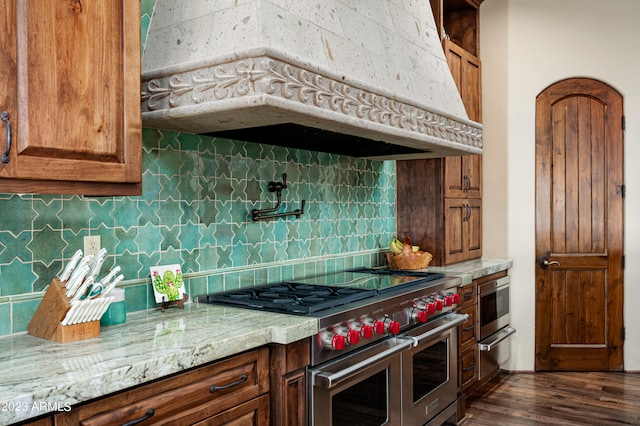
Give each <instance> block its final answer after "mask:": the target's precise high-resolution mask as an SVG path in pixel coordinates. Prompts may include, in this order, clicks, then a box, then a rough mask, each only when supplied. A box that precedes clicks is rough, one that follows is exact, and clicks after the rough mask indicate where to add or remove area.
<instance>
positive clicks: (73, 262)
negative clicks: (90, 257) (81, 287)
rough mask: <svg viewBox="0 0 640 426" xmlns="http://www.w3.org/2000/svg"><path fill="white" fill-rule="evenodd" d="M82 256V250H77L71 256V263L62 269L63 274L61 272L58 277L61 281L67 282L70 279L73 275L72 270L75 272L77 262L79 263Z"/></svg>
mask: <svg viewBox="0 0 640 426" xmlns="http://www.w3.org/2000/svg"><path fill="white" fill-rule="evenodd" d="M81 257H82V250H78V251H76V252H75V254H74V255H73V256H71V259H70V260H69V263H67V266H66V267H65V268H64V270H63V271H62V274H60V276H59V277H58V279H59V280H60V281H61V282H65V281H67V280H68V279H69V277H70V276H71V272H73V270H74V268H75V267H76V264H77V263H78V261H79V260H80V258H81Z"/></svg>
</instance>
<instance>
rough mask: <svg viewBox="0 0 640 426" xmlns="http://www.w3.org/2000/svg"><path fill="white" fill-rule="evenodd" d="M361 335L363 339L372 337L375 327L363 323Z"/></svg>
mask: <svg viewBox="0 0 640 426" xmlns="http://www.w3.org/2000/svg"><path fill="white" fill-rule="evenodd" d="M360 335H361V336H362V338H363V339H371V338H372V337H373V327H372V326H370V325H366V324H365V325H363V326H362V327H360Z"/></svg>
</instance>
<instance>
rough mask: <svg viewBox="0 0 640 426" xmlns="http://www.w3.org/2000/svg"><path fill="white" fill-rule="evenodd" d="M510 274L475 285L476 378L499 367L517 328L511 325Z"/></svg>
mask: <svg viewBox="0 0 640 426" xmlns="http://www.w3.org/2000/svg"><path fill="white" fill-rule="evenodd" d="M510 284H511V283H510V277H508V276H506V277H502V278H498V279H495V280H492V281H489V282H486V283H483V284H480V285H478V329H479V330H480V334H479V342H478V357H479V367H478V379H479V380H483V379H484V378H486V377H487V376H489V375H491V374H493V373H494V372H496V371H497V370H498V369H499V368H500V364H502V363H503V362H505V361H507V360H508V359H509V357H510V355H511V350H510V342H509V337H510V336H511V335H513V334H514V333H515V332H516V330H515V329H514V328H513V327H511V326H510V321H511V313H510V310H509V287H510Z"/></svg>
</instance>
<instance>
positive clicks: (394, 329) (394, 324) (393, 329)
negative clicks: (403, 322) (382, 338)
mask: <svg viewBox="0 0 640 426" xmlns="http://www.w3.org/2000/svg"><path fill="white" fill-rule="evenodd" d="M389 333H391V334H400V323H399V322H398V321H389Z"/></svg>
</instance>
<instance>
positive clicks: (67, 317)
mask: <svg viewBox="0 0 640 426" xmlns="http://www.w3.org/2000/svg"><path fill="white" fill-rule="evenodd" d="M77 310H78V304H77V303H76V304H75V305H71V309H69V310H68V311H67V314H66V315H65V316H64V319H63V320H62V325H68V324H69V323H70V321H71V320H72V319H73V317H74V316H75V314H76V311H77Z"/></svg>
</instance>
